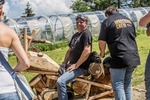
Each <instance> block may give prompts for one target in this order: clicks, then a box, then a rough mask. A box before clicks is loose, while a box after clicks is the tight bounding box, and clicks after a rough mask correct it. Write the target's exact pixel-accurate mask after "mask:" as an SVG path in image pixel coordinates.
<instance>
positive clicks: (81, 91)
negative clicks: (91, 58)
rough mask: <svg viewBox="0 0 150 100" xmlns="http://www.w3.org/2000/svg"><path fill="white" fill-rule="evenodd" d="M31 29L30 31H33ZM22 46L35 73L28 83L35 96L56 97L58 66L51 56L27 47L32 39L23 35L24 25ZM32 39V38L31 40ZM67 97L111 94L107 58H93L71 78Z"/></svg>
mask: <svg viewBox="0 0 150 100" xmlns="http://www.w3.org/2000/svg"><path fill="white" fill-rule="evenodd" d="M34 33H35V31H33V34H34ZM22 38H23V39H24V48H25V51H26V52H27V54H28V57H29V59H30V65H31V67H30V68H29V69H28V70H27V71H28V72H32V73H38V74H37V75H36V76H35V77H33V78H32V79H31V80H30V82H29V84H30V86H31V88H32V89H33V91H35V94H36V95H37V99H38V100H57V99H58V93H57V85H56V82H57V79H58V77H59V73H58V69H59V68H60V66H59V64H57V63H56V62H55V61H54V60H53V59H51V58H50V57H49V56H48V55H46V54H43V53H41V52H35V51H28V47H29V45H30V43H31V42H32V35H31V37H29V36H27V30H26V29H24V35H23V37H22ZM34 41H35V40H34ZM67 91H68V96H69V100H73V99H75V98H84V99H81V100H98V99H103V98H109V97H113V90H112V86H111V83H110V73H109V60H108V61H106V62H103V63H96V62H93V63H91V64H90V66H89V69H88V75H84V76H80V77H78V78H75V79H74V81H73V82H71V83H69V84H68V85H67Z"/></svg>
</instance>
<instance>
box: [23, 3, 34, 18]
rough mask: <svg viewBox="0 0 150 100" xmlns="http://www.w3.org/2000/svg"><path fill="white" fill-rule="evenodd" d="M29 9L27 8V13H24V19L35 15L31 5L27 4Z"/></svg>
mask: <svg viewBox="0 0 150 100" xmlns="http://www.w3.org/2000/svg"><path fill="white" fill-rule="evenodd" d="M26 6H27V8H25V12H24V13H23V14H24V15H23V16H22V17H32V16H34V15H35V13H33V10H32V8H31V7H30V6H31V5H30V3H29V2H28V3H27V5H26Z"/></svg>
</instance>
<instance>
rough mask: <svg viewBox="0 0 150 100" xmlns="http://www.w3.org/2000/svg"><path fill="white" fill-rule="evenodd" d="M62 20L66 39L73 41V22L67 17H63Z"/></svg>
mask: <svg viewBox="0 0 150 100" xmlns="http://www.w3.org/2000/svg"><path fill="white" fill-rule="evenodd" d="M60 20H61V22H62V25H63V30H64V38H65V39H68V40H71V37H72V35H73V34H74V26H73V22H72V21H71V19H70V18H69V17H67V16H61V17H60Z"/></svg>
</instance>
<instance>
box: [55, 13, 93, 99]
mask: <svg viewBox="0 0 150 100" xmlns="http://www.w3.org/2000/svg"><path fill="white" fill-rule="evenodd" d="M87 25H88V18H87V17H86V16H84V15H78V16H77V18H76V26H77V30H78V32H77V33H75V34H74V35H73V36H72V39H71V41H70V43H69V49H68V51H67V53H66V56H65V59H64V61H63V63H62V65H61V66H62V67H64V68H65V69H66V72H65V73H63V74H62V75H61V76H60V77H59V78H58V80H57V90H58V100H68V94H67V88H66V84H67V83H69V82H70V81H72V80H73V79H74V78H75V77H78V76H80V75H82V74H85V73H87V69H88V67H89V64H90V61H89V55H90V53H91V51H92V34H91V32H90V31H89V30H88V29H87ZM68 66H69V67H68ZM66 67H67V68H66Z"/></svg>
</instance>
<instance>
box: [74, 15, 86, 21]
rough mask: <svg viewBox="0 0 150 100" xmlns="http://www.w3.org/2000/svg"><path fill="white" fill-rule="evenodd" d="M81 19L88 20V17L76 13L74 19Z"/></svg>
mask: <svg viewBox="0 0 150 100" xmlns="http://www.w3.org/2000/svg"><path fill="white" fill-rule="evenodd" d="M78 19H81V20H82V21H88V18H87V17H86V16H85V15H78V16H77V17H76V20H78Z"/></svg>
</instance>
